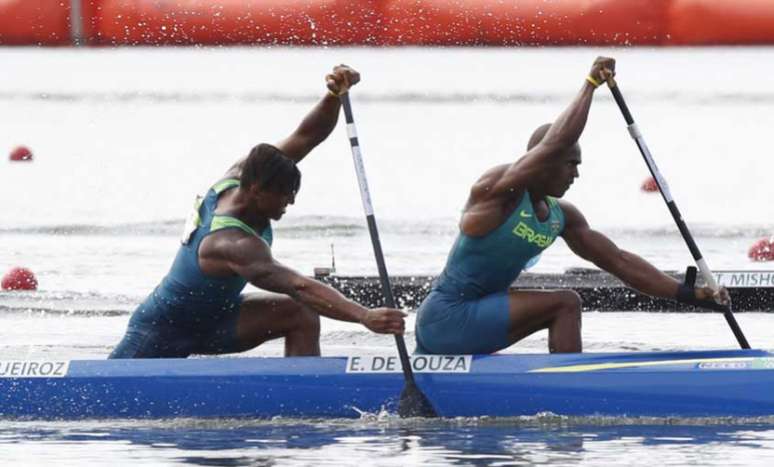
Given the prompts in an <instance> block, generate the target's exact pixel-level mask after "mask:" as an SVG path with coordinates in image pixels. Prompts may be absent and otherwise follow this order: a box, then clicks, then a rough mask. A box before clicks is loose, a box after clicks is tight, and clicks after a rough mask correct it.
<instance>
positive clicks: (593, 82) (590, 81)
mask: <svg viewBox="0 0 774 467" xmlns="http://www.w3.org/2000/svg"><path fill="white" fill-rule="evenodd" d="M586 81H588V82H589V83H591V84H592V85H593V86H594V87H595V88H598V87H600V86H602V83H601V82H599V81H597V80H595V79H594V77H592V76H591V75H588V76H587V77H586Z"/></svg>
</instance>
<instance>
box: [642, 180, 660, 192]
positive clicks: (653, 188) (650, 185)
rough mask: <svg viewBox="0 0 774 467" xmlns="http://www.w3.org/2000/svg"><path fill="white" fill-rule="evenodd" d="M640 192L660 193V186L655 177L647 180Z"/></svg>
mask: <svg viewBox="0 0 774 467" xmlns="http://www.w3.org/2000/svg"><path fill="white" fill-rule="evenodd" d="M640 191H644V192H645V193H655V192H657V191H658V185H656V180H655V179H654V178H653V177H648V178H646V179H645V180H644V181H643V182H642V185H640Z"/></svg>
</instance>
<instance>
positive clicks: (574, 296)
mask: <svg viewBox="0 0 774 467" xmlns="http://www.w3.org/2000/svg"><path fill="white" fill-rule="evenodd" d="M554 293H555V294H556V298H557V301H558V302H559V309H560V311H561V313H562V314H563V315H571V316H574V317H577V318H578V319H579V320H580V317H581V306H582V305H583V300H582V299H581V296H580V295H578V292H576V291H574V290H559V291H557V292H554Z"/></svg>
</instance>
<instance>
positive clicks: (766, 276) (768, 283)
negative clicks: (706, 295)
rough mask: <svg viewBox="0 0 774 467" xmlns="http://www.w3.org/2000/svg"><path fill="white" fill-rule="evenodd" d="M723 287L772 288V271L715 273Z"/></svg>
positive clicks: (773, 284)
mask: <svg viewBox="0 0 774 467" xmlns="http://www.w3.org/2000/svg"><path fill="white" fill-rule="evenodd" d="M714 275H715V280H716V281H717V282H718V285H721V286H723V287H774V271H715V274H714Z"/></svg>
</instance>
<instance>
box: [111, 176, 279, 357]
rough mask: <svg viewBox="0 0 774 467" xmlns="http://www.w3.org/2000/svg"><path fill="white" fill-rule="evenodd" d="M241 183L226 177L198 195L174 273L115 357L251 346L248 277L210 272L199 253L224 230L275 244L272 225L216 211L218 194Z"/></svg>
mask: <svg viewBox="0 0 774 467" xmlns="http://www.w3.org/2000/svg"><path fill="white" fill-rule="evenodd" d="M238 186H239V180H236V179H227V180H223V181H221V182H219V183H217V184H215V185H214V186H213V187H212V188H210V189H209V190H208V191H207V194H206V195H205V196H204V198H197V201H196V204H195V206H194V212H193V213H192V216H191V217H190V218H189V222H188V223H187V228H186V234H185V237H184V239H183V244H182V245H181V246H180V249H179V250H178V252H177V256H176V257H175V261H174V263H173V264H172V267H171V269H170V271H169V273H168V274H167V275H166V277H164V279H163V280H162V281H161V283H160V284H159V285H158V286H157V287H156V289H155V290H154V291H153V292H152V293H151V294H150V295H149V296H148V297H147V298H146V299H145V301H144V302H143V303H141V304H140V305H139V306H138V307H137V309H136V310H135V311H134V313H133V314H132V317H131V319H130V320H129V326H128V328H127V330H126V334H125V335H124V338H123V339H122V340H121V342H120V343H119V344H118V346H116V348H115V349H114V350H113V352H112V353H111V354H110V358H184V357H187V356H189V355H191V354H220V353H232V352H240V351H242V350H245V348H243V346H242V345H241V344H240V342H239V340H238V338H237V334H236V329H237V321H238V319H239V308H240V305H241V303H242V295H241V292H242V289H244V287H245V285H246V284H247V281H246V280H245V279H244V278H242V277H240V276H237V275H234V276H231V277H210V276H208V275H206V274H204V273H203V272H202V270H201V268H200V267H199V256H198V253H199V245H200V244H201V242H202V240H204V238H205V237H207V235H210V234H211V233H213V232H217V231H220V230H223V229H240V230H243V231H244V232H246V233H248V234H250V235H256V236H258V237H260V238H261V239H263V240H264V241H265V242H266V243H267V244H268V245H269V246H271V242H272V230H271V225H268V226H267V227H266V228H265V229H263V231H262V232H260V234H259V233H258V232H256V231H255V230H254V229H253V228H252V227H250V226H248V225H247V224H245V223H244V222H242V221H241V220H239V219H237V218H235V217H231V216H221V215H216V214H215V208H216V206H217V203H218V197H219V196H220V195H221V194H222V193H224V192H225V191H227V190H230V189H233V188H235V187H238Z"/></svg>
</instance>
